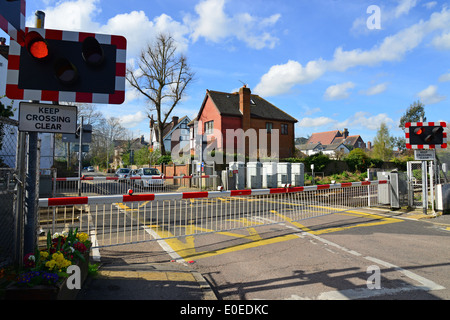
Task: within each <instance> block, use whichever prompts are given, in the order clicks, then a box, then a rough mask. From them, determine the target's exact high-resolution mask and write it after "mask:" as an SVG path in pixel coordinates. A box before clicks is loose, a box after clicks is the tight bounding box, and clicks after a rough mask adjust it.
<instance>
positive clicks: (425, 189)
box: [422, 161, 428, 214]
mask: <svg viewBox="0 0 450 320" xmlns="http://www.w3.org/2000/svg"><path fill="white" fill-rule="evenodd" d="M427 180H428V178H427V162H426V161H422V207H423V214H427V209H428V183H427Z"/></svg>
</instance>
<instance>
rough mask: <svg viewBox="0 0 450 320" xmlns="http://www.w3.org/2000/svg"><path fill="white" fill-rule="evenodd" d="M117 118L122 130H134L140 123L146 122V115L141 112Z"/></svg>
mask: <svg viewBox="0 0 450 320" xmlns="http://www.w3.org/2000/svg"><path fill="white" fill-rule="evenodd" d="M118 118H119V120H120V124H121V125H122V126H123V127H124V128H134V127H137V126H138V125H140V124H141V122H142V121H144V120H146V119H147V115H146V114H145V113H144V112H142V111H138V112H137V113H135V114H127V115H124V116H120V117H118Z"/></svg>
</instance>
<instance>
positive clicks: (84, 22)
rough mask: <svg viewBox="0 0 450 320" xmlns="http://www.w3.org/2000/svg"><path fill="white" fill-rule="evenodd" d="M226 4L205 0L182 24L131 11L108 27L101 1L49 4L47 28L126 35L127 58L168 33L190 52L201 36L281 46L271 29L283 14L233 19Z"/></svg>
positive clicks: (245, 15)
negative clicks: (191, 44) (101, 18)
mask: <svg viewBox="0 0 450 320" xmlns="http://www.w3.org/2000/svg"><path fill="white" fill-rule="evenodd" d="M226 1H227V0H203V1H201V2H199V3H198V4H197V5H196V7H195V11H196V14H195V15H192V14H186V15H185V16H184V18H183V20H182V21H176V20H174V19H173V18H172V17H170V16H169V15H167V14H164V13H163V14H161V15H159V16H155V17H154V18H152V19H151V18H149V17H148V16H147V14H146V13H145V12H144V11H131V12H129V13H123V14H118V15H116V16H114V17H112V18H111V19H109V20H108V22H107V23H106V24H105V25H101V24H100V23H98V22H96V21H95V20H96V17H97V15H98V14H99V13H100V12H101V9H100V0H69V1H46V2H45V3H46V5H47V7H46V8H45V9H44V12H45V13H46V19H45V28H47V29H60V30H75V31H86V32H94V33H105V34H115V35H122V36H125V37H126V38H127V44H128V46H127V52H128V56H134V55H137V54H139V53H140V50H142V48H143V47H144V46H145V45H146V44H147V43H148V42H151V41H152V40H153V39H154V36H155V35H156V34H158V33H160V32H169V33H170V34H171V35H172V36H173V37H174V39H175V42H176V44H177V47H178V48H179V49H180V50H181V51H186V50H187V48H188V45H189V41H190V39H192V40H193V41H197V40H198V39H199V38H200V37H203V38H205V39H206V40H209V41H213V42H219V41H222V40H228V39H229V38H235V39H238V40H239V41H242V42H244V43H246V44H247V46H248V47H250V48H253V49H263V48H266V47H268V48H273V47H274V46H275V45H276V44H277V43H278V38H276V37H275V36H274V35H273V32H272V30H271V28H272V27H273V26H274V25H275V24H276V23H277V22H278V20H279V19H280V17H281V15H280V14H273V15H271V16H269V17H256V16H252V15H250V14H249V13H245V12H242V13H238V14H235V15H232V16H230V15H228V14H226V13H225V4H226ZM34 20H35V18H34V17H31V18H29V19H28V20H27V26H34V24H35V22H34Z"/></svg>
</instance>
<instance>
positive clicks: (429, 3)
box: [423, 1, 437, 9]
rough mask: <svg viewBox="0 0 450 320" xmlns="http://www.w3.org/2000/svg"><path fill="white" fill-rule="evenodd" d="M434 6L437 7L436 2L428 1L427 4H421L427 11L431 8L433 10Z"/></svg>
mask: <svg viewBox="0 0 450 320" xmlns="http://www.w3.org/2000/svg"><path fill="white" fill-rule="evenodd" d="M436 5H437V2H436V1H430V2H427V3H424V4H423V6H424V7H425V8H427V9H432V8H434V7H435V6H436Z"/></svg>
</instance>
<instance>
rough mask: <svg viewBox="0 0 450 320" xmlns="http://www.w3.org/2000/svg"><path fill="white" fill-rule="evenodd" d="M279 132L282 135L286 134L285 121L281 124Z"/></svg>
mask: <svg viewBox="0 0 450 320" xmlns="http://www.w3.org/2000/svg"><path fill="white" fill-rule="evenodd" d="M281 134H284V135H287V134H288V125H287V124H286V123H282V124H281Z"/></svg>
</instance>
